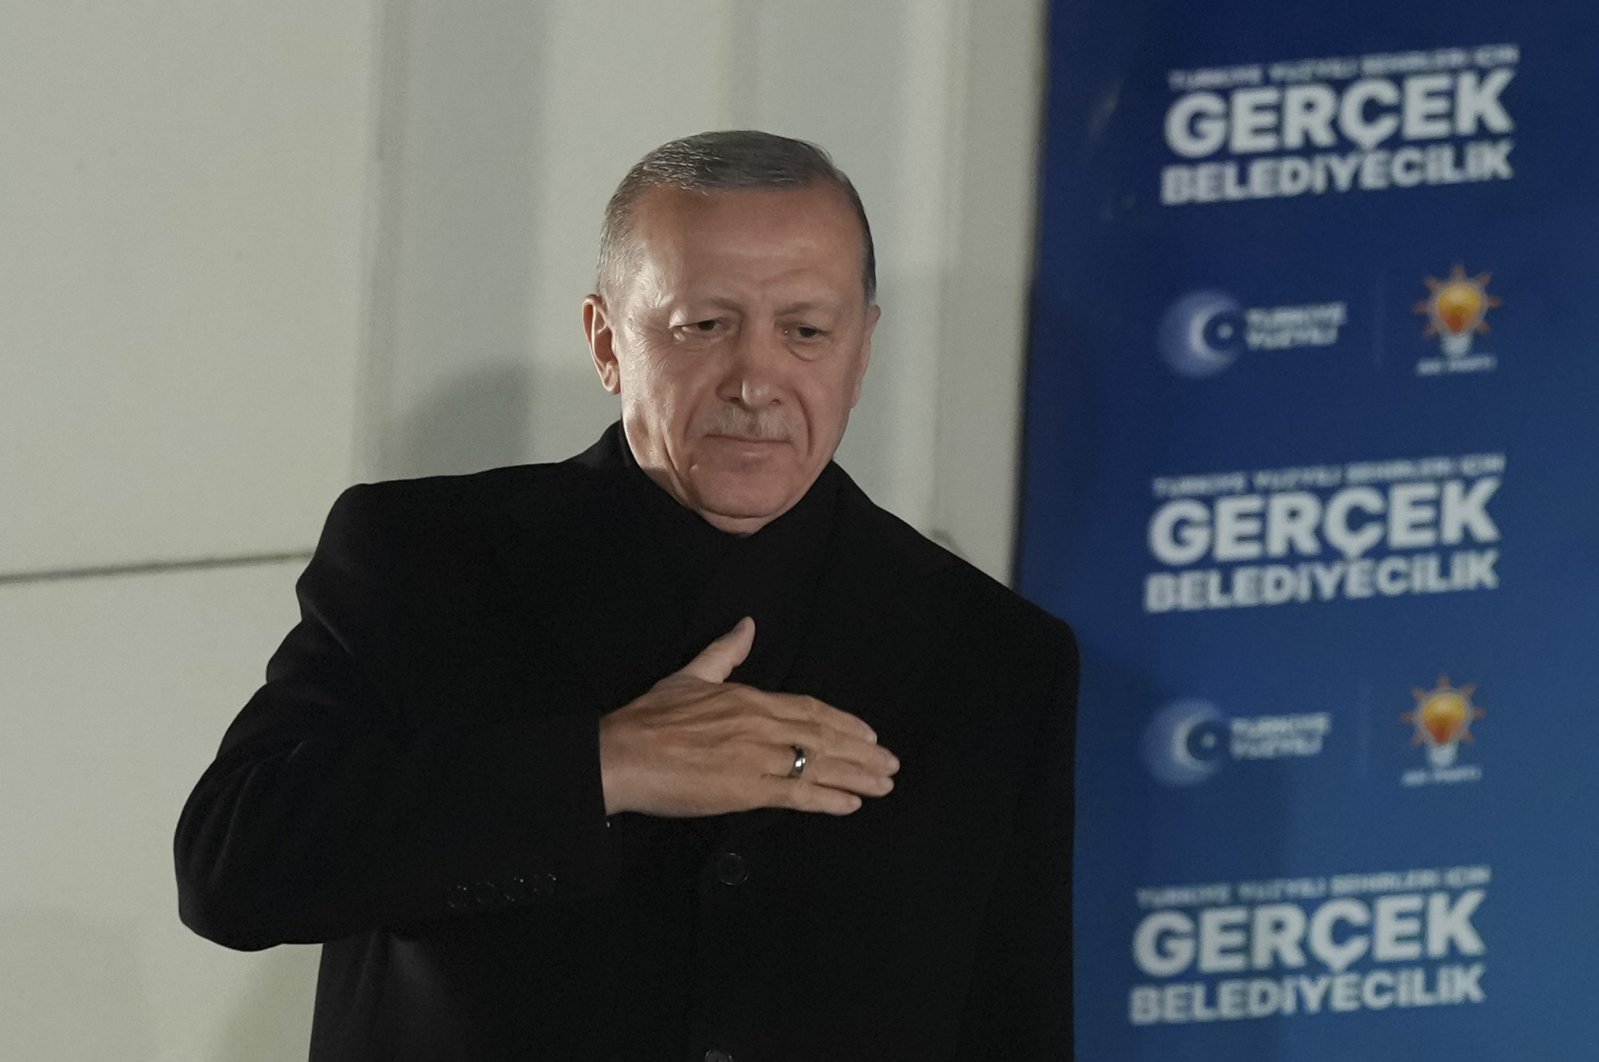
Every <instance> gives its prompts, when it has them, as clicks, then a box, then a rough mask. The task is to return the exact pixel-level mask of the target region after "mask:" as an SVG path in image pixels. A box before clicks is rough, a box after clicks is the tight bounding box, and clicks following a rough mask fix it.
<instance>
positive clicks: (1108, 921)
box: [1019, 0, 1599, 1062]
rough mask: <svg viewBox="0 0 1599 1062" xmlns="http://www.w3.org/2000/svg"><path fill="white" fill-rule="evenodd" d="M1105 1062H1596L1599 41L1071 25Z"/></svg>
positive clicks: (1025, 581) (1549, 33) (1500, 9)
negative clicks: (1598, 124)
mask: <svg viewBox="0 0 1599 1062" xmlns="http://www.w3.org/2000/svg"><path fill="white" fill-rule="evenodd" d="M1050 47H1051V58H1050V65H1051V71H1052V73H1051V87H1050V93H1049V102H1048V128H1047V149H1046V167H1045V171H1044V175H1043V206H1042V215H1041V246H1040V256H1039V275H1038V282H1037V290H1036V304H1035V308H1034V313H1035V317H1034V332H1033V337H1034V338H1033V342H1034V347H1033V356H1032V362H1031V369H1030V375H1029V385H1028V399H1027V430H1026V467H1025V474H1024V475H1025V493H1024V503H1023V519H1022V535H1021V553H1020V561H1019V582H1020V586H1021V589H1022V591H1023V592H1024V593H1026V594H1027V595H1028V596H1029V597H1031V598H1033V599H1034V600H1036V601H1039V602H1040V603H1042V604H1044V605H1045V606H1046V607H1048V608H1050V609H1052V610H1053V611H1055V612H1058V613H1059V614H1060V615H1062V616H1064V617H1066V618H1068V619H1069V620H1070V621H1071V622H1072V623H1073V625H1074V626H1075V628H1076V630H1077V631H1078V634H1079V636H1080V639H1081V641H1082V645H1083V652H1084V688H1083V700H1082V721H1081V732H1080V750H1081V751H1080V764H1079V771H1080V774H1079V777H1080V790H1079V792H1080V805H1079V826H1078V833H1079V837H1078V852H1077V866H1078V870H1077V896H1076V924H1077V938H1076V941H1077V943H1076V960H1075V961H1076V973H1077V984H1078V986H1079V988H1078V1014H1079V1029H1078V1043H1079V1048H1078V1057H1079V1058H1081V1059H1084V1060H1092V1062H1102V1060H1115V1062H1137V1060H1149V1062H1178V1060H1216V1062H1223V1060H1225V1062H1240V1060H1288V1062H1300V1060H1303V1062H1334V1060H1336V1062H1349V1060H1360V1062H1384V1060H1402V1062H1431V1060H1440V1062H1441V1060H1446V1059H1447V1060H1450V1062H1460V1060H1469V1062H1483V1060H1497V1059H1505V1060H1516V1062H1522V1060H1526V1059H1539V1060H1552V1059H1573V1060H1575V1059H1590V1058H1594V1057H1599V1046H1595V1045H1599V1006H1595V1005H1594V1004H1593V1002H1592V1001H1593V1000H1595V999H1599V973H1596V966H1599V963H1596V952H1599V928H1596V927H1595V917H1594V915H1593V914H1592V913H1591V912H1589V911H1588V907H1587V905H1588V901H1589V900H1590V898H1591V893H1592V892H1593V889H1594V885H1593V883H1594V882H1595V881H1596V880H1599V838H1596V831H1595V829H1594V827H1593V825H1592V822H1593V820H1594V815H1595V809H1596V808H1599V769H1596V768H1595V767H1594V765H1593V760H1594V756H1595V753H1596V751H1599V682H1596V679H1599V663H1596V657H1599V652H1596V644H1599V489H1596V487H1595V484H1594V482H1593V481H1594V479H1595V477H1596V473H1599V425H1596V418H1599V297H1596V292H1599V194H1596V190H1599V136H1596V133H1595V126H1596V122H1599V119H1596V117H1595V108H1596V106H1599V8H1596V7H1595V6H1594V5H1592V4H1589V3H1587V2H1586V0H1565V2H1560V3H1555V2H1551V3H1548V4H1540V5H1530V4H1504V3H1499V4H1489V3H1482V2H1476V0H1456V2H1452V3H1447V4H1445V3H1440V2H1436V0H1427V2H1419V3H1409V4H1391V3H1376V2H1370V0H1367V2H1362V3H1351V4H1343V5H1333V6H1329V7H1327V8H1325V9H1322V8H1314V9H1313V8H1310V7H1300V6H1298V5H1262V4H1254V3H1244V2H1240V0H1232V2H1226V3H1218V4H1211V5H1196V4H1184V3H1178V2H1175V0H1158V2H1157V0H1147V2H1144V3H1139V4H1132V5H1104V4H1087V3H1083V2H1079V0H1072V2H1067V0H1059V2H1056V3H1055V4H1054V5H1053V10H1052V23H1051V31H1050Z"/></svg>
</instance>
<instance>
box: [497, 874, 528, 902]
mask: <svg viewBox="0 0 1599 1062" xmlns="http://www.w3.org/2000/svg"><path fill="white" fill-rule="evenodd" d="M500 895H501V896H504V897H505V902H506V903H527V896H528V893H527V879H526V878H520V877H515V878H506V879H505V884H504V885H502V886H501V887H500Z"/></svg>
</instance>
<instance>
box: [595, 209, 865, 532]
mask: <svg viewBox="0 0 1599 1062" xmlns="http://www.w3.org/2000/svg"><path fill="white" fill-rule="evenodd" d="M864 250H865V249H864V247H863V245H862V235H861V231H860V225H859V223H858V221H857V220H856V218H855V213H854V210H853V209H852V208H851V206H850V203H849V201H848V199H846V197H845V195H844V193H843V192H842V191H840V190H839V189H838V188H836V187H833V186H832V185H829V184H826V183H817V184H814V185H809V186H805V187H801V188H776V189H768V188H759V189H727V190H718V191H712V192H710V193H700V192H689V191H683V190H681V189H675V188H653V189H650V190H649V191H648V192H646V193H645V194H644V195H643V196H642V197H641V198H640V200H639V201H638V203H637V204H636V205H635V210H634V214H633V228H632V251H633V253H632V256H631V260H632V261H633V263H634V264H636V266H637V268H636V270H635V271H634V272H633V273H632V274H631V275H630V276H627V277H621V278H618V279H617V280H616V282H615V283H614V284H613V285H612V286H613V287H614V289H615V290H613V291H611V292H610V293H609V299H607V298H606V297H605V296H600V295H591V296H589V298H588V299H587V300H586V301H585V302H584V304H583V324H584V330H585V331H586V332H587V334H588V340H589V347H590V349H591V350H592V351H593V354H594V364H595V367H596V368H597V369H598V370H599V374H600V381H601V382H602V383H603V384H604V385H605V387H606V389H607V390H609V391H610V392H611V393H612V394H620V395H621V396H622V426H623V428H624V430H625V431H626V432H627V439H628V443H629V444H630V445H631V447H632V450H633V453H634V454H635V456H637V458H638V461H639V464H640V465H641V466H642V467H643V468H644V470H645V471H646V472H648V473H649V475H650V477H651V478H652V479H654V480H655V482H656V483H658V484H660V485H661V486H662V487H663V488H665V489H666V490H667V491H668V492H670V493H671V495H672V496H673V497H674V498H676V499H677V500H678V501H679V502H681V503H682V504H684V505H686V506H688V507H689V508H691V509H693V510H694V511H696V512H698V513H699V514H700V515H701V516H703V517H704V518H705V519H706V520H707V521H709V522H710V523H711V524H712V525H714V526H716V527H718V528H720V529H721V530H723V531H730V532H734V533H737V534H748V533H750V532H753V531H756V530H758V529H760V528H761V527H762V526H763V525H765V524H766V523H767V522H768V521H771V520H773V519H776V518H777V517H779V516H781V515H782V514H783V513H785V512H787V511H788V509H789V508H790V507H791V506H792V505H793V504H794V503H795V502H797V501H799V499H800V498H801V497H803V496H804V494H805V492H806V491H807V490H809V489H810V486H811V484H812V483H814V482H815V481H816V477H817V476H818V475H819V474H820V473H821V471H822V468H823V467H824V466H825V465H826V464H827V462H828V461H829V460H831V458H832V456H833V451H834V450H836V449H837V448H838V443H839V440H840V439H842V438H843V436H844V426H845V424H846V423H847V422H848V420H849V411H850V410H851V409H852V408H854V406H855V403H856V402H857V401H859V399H860V394H861V379H862V377H864V376H865V374H866V364H867V361H868V360H869V359H870V357H871V343H872V329H873V328H874V327H875V326H876V324H877V316H878V309H877V307H876V306H868V305H867V303H866V298H865V293H864V290H863V277H862V268H863V266H862V261H863V256H864Z"/></svg>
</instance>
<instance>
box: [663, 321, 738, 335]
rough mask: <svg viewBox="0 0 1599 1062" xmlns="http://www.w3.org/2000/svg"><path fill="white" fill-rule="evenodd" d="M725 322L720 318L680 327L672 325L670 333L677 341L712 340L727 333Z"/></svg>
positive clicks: (690, 322) (684, 324)
mask: <svg viewBox="0 0 1599 1062" xmlns="http://www.w3.org/2000/svg"><path fill="white" fill-rule="evenodd" d="M727 327H728V326H727V321H726V320H725V319H724V318H721V317H707V318H705V319H704V320H702V321H687V322H684V323H683V324H680V325H673V326H672V332H673V333H674V334H675V335H676V336H677V338H678V339H708V338H709V339H714V338H715V337H716V336H719V335H721V334H722V333H724V332H726V331H727Z"/></svg>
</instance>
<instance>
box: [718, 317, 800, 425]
mask: <svg viewBox="0 0 1599 1062" xmlns="http://www.w3.org/2000/svg"><path fill="white" fill-rule="evenodd" d="M729 354H730V357H729V359H728V365H727V372H726V374H725V375H724V376H723V378H722V384H721V387H720V388H719V389H718V394H719V396H720V397H721V398H723V399H724V400H726V401H728V402H734V403H737V404H738V405H741V406H743V407H745V408H746V409H759V408H761V407H763V406H769V405H775V404H777V403H778V402H780V401H781V396H782V392H783V388H782V375H783V372H784V370H785V367H786V365H787V362H788V358H789V353H788V350H787V349H786V348H785V347H784V345H783V337H782V335H781V334H780V333H779V332H778V330H777V329H775V328H748V329H745V330H744V331H743V332H741V333H740V335H739V337H738V340H737V342H735V343H733V344H731V345H730V351H729Z"/></svg>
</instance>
